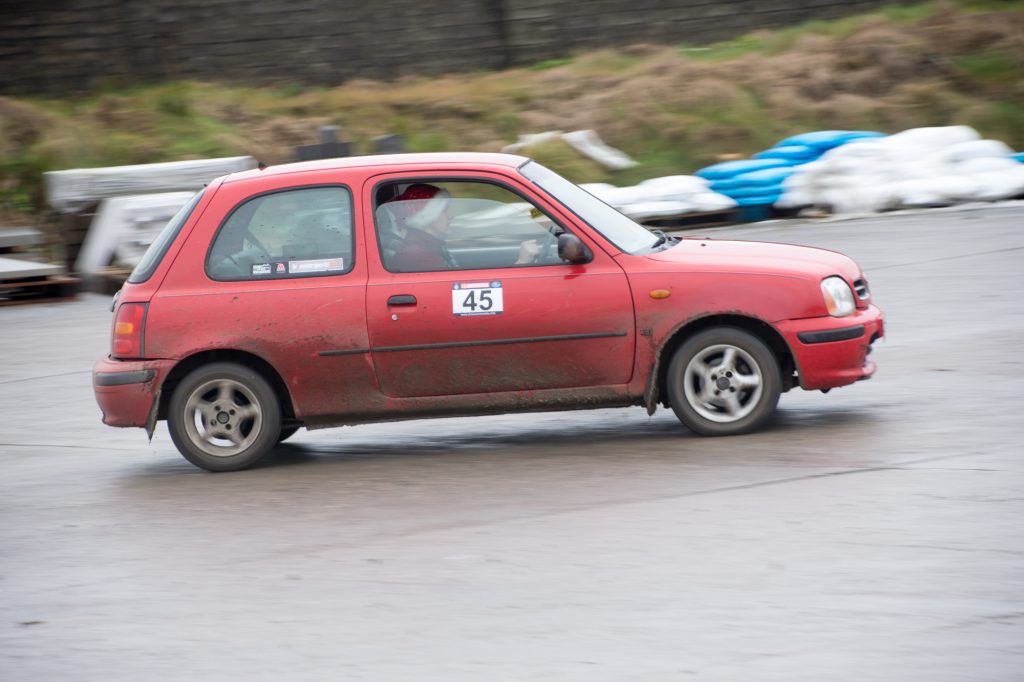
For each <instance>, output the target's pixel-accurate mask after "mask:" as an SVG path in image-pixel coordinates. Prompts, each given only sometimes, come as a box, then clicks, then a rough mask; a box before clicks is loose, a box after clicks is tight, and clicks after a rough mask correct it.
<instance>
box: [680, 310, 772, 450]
mask: <svg viewBox="0 0 1024 682" xmlns="http://www.w3.org/2000/svg"><path fill="white" fill-rule="evenodd" d="M667 384H668V386H667V388H668V397H669V403H670V404H671V405H672V410H673V411H674V412H675V413H676V416H677V417H678V418H679V421H681V422H683V424H685V425H686V426H687V428H689V429H690V430H691V431H694V432H696V433H699V434H702V435H705V436H732V435H737V434H741V433H748V432H750V431H753V430H755V429H757V428H758V427H759V426H761V425H762V424H763V423H764V422H765V421H766V420H767V419H768V418H769V417H771V416H772V414H773V413H774V412H775V406H776V405H777V404H778V402H779V394H780V393H781V392H782V388H781V387H782V377H781V373H780V371H779V363H778V361H777V360H776V359H775V354H774V353H772V351H771V349H770V348H768V346H767V345H765V343H764V342H763V341H761V339H759V338H757V337H756V336H754V335H753V334H751V333H750V332H747V331H744V330H742V329H737V328H735V327H718V328H714V329H707V330H705V331H702V332H700V333H698V334H696V335H694V336H693V337H692V338H690V339H688V340H687V341H686V342H685V343H684V344H683V345H682V346H680V347H679V349H678V350H677V351H676V353H675V355H673V356H672V362H671V363H670V364H669V367H668V376H667Z"/></svg>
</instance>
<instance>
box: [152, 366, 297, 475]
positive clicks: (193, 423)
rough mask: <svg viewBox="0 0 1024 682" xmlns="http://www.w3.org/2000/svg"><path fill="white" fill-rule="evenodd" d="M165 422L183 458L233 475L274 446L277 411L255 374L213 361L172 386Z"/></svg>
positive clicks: (278, 429) (267, 388) (274, 397)
mask: <svg viewBox="0 0 1024 682" xmlns="http://www.w3.org/2000/svg"><path fill="white" fill-rule="evenodd" d="M167 423H168V426H169V428H170V432H171V439H172V440H173V441H174V444H175V445H176V446H177V448H178V451H179V452H181V454H182V455H183V456H184V457H185V459H187V460H188V461H190V462H192V463H193V464H195V465H196V466H198V467H201V468H203V469H207V470H209V471H237V470H239V469H245V468H247V467H250V466H252V465H253V464H255V463H257V462H259V461H260V460H261V459H263V458H264V457H265V456H266V454H267V453H268V452H270V449H271V448H272V447H274V445H275V444H276V443H277V442H278V438H279V435H280V433H281V406H280V403H279V402H278V399H277V395H276V394H275V393H274V390H273V389H272V388H271V386H270V384H269V383H267V381H266V379H264V378H263V377H262V376H261V375H260V374H259V373H257V372H256V371H254V370H252V369H250V368H248V367H244V366H242V365H237V364H234V363H230V362H216V363H212V364H209V365H205V366H203V367H200V368H198V369H196V370H194V371H193V372H192V373H191V374H189V375H188V376H187V377H185V379H184V380H183V381H182V382H181V383H180V384H178V387H177V388H176V389H175V391H174V395H173V396H171V404H170V410H169V413H168V415H167Z"/></svg>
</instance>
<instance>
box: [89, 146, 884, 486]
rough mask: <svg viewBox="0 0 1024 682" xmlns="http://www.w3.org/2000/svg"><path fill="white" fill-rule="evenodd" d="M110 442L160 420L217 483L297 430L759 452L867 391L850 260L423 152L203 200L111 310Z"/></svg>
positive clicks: (353, 163) (878, 318)
mask: <svg viewBox="0 0 1024 682" xmlns="http://www.w3.org/2000/svg"><path fill="white" fill-rule="evenodd" d="M113 311H114V315H113V325H112V340H111V349H110V354H109V355H108V356H107V357H105V358H103V359H101V360H100V361H99V362H97V363H96V365H95V367H94V369H93V385H94V388H95V394H96V398H97V401H98V402H99V405H100V408H101V409H102V412H103V421H104V423H106V424H109V425H111V426H120V427H143V428H145V429H146V430H147V432H148V434H149V435H150V437H152V435H153V431H154V429H155V428H156V424H157V422H158V421H160V420H166V421H167V423H168V428H169V430H170V434H171V438H172V439H173V441H174V443H175V445H176V446H177V448H178V449H179V450H180V451H181V453H182V455H184V456H185V458H186V459H188V460H189V461H190V462H192V463H193V464H195V465H197V466H199V467H202V468H204V469H208V470H211V471H232V470H237V469H244V468H246V467H249V466H251V465H253V464H255V463H256V462H258V461H260V460H261V459H262V458H263V457H264V456H265V455H267V453H268V452H270V451H271V449H272V448H273V447H274V446H275V445H276V444H277V443H279V442H280V441H282V440H284V439H286V438H288V437H289V436H291V435H292V434H294V433H295V432H296V431H297V430H298V429H300V428H303V427H305V428H307V429H316V428H323V427H329V426H340V425H348V424H359V423H365V422H374V421H388V420H396V419H420V418H424V417H443V416H453V415H486V414H495V413H505V412H514V411H528V410H572V409H585V408H598V407H615V406H628V405H635V406H640V407H644V408H646V409H647V410H648V412H651V413H653V412H654V410H655V409H656V408H657V407H658V405H664V406H667V407H671V408H672V410H673V411H674V412H675V414H676V416H677V417H678V418H679V419H680V421H682V423H683V424H684V425H685V426H686V427H688V428H689V429H691V430H692V431H694V432H696V433H699V434H703V435H708V436H724V435H732V434H740V433H747V432H750V431H752V430H754V429H756V428H758V427H759V426H761V425H762V424H764V423H765V421H766V420H767V419H769V417H771V415H772V414H773V412H774V411H775V408H776V405H777V403H778V400H779V396H780V394H781V393H783V392H785V391H788V390H790V389H792V388H795V387H797V386H799V387H800V388H802V389H805V390H818V389H820V390H828V389H831V388H835V387H837V386H843V385H846V384H852V383H854V382H856V381H859V380H862V379H867V378H869V377H870V376H871V375H872V374H873V372H874V371H875V365H874V363H872V362H871V361H869V360H868V353H869V352H870V350H871V344H872V343H873V342H874V341H875V340H877V339H879V338H880V337H881V336H882V335H883V316H882V312H881V311H880V310H879V309H878V308H877V307H875V306H874V305H873V304H872V303H871V300H870V293H869V290H868V284H867V282H866V281H865V278H864V275H863V273H862V272H861V270H860V268H859V267H858V266H857V264H856V263H854V262H853V261H852V260H851V259H850V258H848V257H846V256H844V255H841V254H839V253H835V252H832V251H825V250H821V249H813V248H806V247H798V246H790V245H784V244H767V243H755V242H742V241H726V240H719V239H707V238H684V239H679V238H676V237H669V236H666V235H664V234H661V233H659V232H652V231H651V230H648V229H646V228H644V227H642V226H640V225H638V224H636V223H635V222H633V221H631V220H630V219H629V218H627V217H625V216H624V215H622V214H621V213H619V212H618V211H616V210H615V209H613V208H611V207H609V206H608V205H606V204H604V203H602V202H601V201H599V200H598V199H596V198H595V197H594V196H592V195H591V194H589V193H587V192H586V191H584V190H583V189H581V188H580V187H578V186H577V185H574V184H573V183H571V182H569V181H568V180H566V179H564V178H562V177H560V176H559V175H557V174H556V173H554V172H552V171H550V170H548V169H547V168H545V167H543V166H541V165H540V164H538V163H536V162H534V161H531V160H529V159H527V158H523V157H519V156H510V155H504V154H471V153H462V154H422V155H419V154H406V155H395V156H372V157H360V158H348V159H331V160H326V161H318V162H308V163H299V164H290V165H282V166H277V167H270V168H264V169H262V170H253V171H247V172H243V173H238V174H233V175H229V176H226V177H223V178H220V179H218V180H216V181H214V182H212V183H210V184H209V185H208V186H207V187H206V188H205V189H204V190H202V191H201V192H199V193H198V194H196V196H195V197H194V198H193V199H192V200H191V201H190V202H189V203H188V204H187V205H186V206H184V207H183V208H182V209H181V211H180V212H179V213H178V215H176V216H175V217H174V218H173V219H172V220H171V221H170V222H169V223H168V224H167V226H166V228H165V229H164V230H163V231H162V232H161V234H160V235H159V237H158V238H157V239H155V240H154V242H153V244H152V245H151V246H150V248H149V250H148V251H147V252H146V254H145V256H144V257H143V259H142V260H141V261H140V262H139V264H138V266H137V267H136V268H135V270H134V271H133V272H132V274H131V276H130V277H129V278H128V280H127V282H126V283H125V285H124V286H123V288H122V289H121V291H120V292H119V293H118V295H117V296H116V297H115V300H114V305H113Z"/></svg>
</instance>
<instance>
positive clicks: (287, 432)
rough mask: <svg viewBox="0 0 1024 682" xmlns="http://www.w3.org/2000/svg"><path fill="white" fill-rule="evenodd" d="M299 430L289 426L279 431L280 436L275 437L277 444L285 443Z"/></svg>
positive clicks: (296, 427) (297, 427)
mask: <svg viewBox="0 0 1024 682" xmlns="http://www.w3.org/2000/svg"><path fill="white" fill-rule="evenodd" d="M300 428H301V427H299V426H289V427H287V428H283V429H281V434H280V435H279V436H278V437H277V442H278V443H283V442H285V441H286V440H288V439H289V438H291V437H292V436H294V435H295V434H296V433H298V432H299V429H300Z"/></svg>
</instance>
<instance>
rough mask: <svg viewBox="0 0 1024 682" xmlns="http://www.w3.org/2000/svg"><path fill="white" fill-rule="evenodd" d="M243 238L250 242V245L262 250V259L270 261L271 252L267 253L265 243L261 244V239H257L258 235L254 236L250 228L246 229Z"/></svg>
mask: <svg viewBox="0 0 1024 682" xmlns="http://www.w3.org/2000/svg"><path fill="white" fill-rule="evenodd" d="M243 236H244V237H245V239H246V241H248V242H249V243H250V244H252V245H253V246H255V247H256V248H257V249H259V250H260V254H259V255H260V257H261V258H266V259H267V260H270V252H269V251H267V247H265V246H263V242H261V241H260V240H259V239H257V238H256V235H254V234H253V233H252V232H251V231H250V230H249V228H246V229H245V230H244V231H243Z"/></svg>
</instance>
